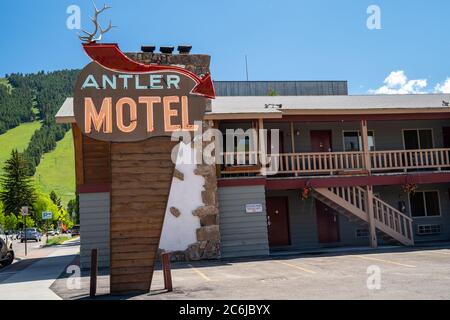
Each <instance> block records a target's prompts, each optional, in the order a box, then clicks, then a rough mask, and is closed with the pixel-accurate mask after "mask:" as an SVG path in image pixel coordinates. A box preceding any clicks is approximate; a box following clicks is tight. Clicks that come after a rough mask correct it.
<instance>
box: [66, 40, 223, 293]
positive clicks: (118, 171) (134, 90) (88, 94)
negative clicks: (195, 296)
mask: <svg viewBox="0 0 450 320" xmlns="http://www.w3.org/2000/svg"><path fill="white" fill-rule="evenodd" d="M84 49H85V51H86V53H87V54H88V55H89V56H90V57H91V58H92V59H93V60H94V62H92V63H90V64H88V65H87V66H86V67H85V68H84V69H83V70H82V72H81V73H80V76H79V78H78V81H77V83H76V87H75V96H74V114H75V119H76V124H77V127H78V128H79V130H80V132H81V134H83V135H84V136H85V137H86V138H87V139H86V141H92V142H90V144H89V145H90V148H93V149H95V150H94V151H92V152H90V155H91V158H90V159H89V160H86V159H85V160H84V161H92V162H96V161H97V160H98V162H99V163H104V162H103V161H104V159H105V153H108V154H107V158H108V159H110V161H109V166H110V168H109V170H110V275H111V281H110V283H111V285H110V291H111V293H112V294H124V293H140V292H148V291H149V290H150V285H151V280H152V275H153V266H154V262H155V259H156V255H157V252H158V246H159V241H160V237H161V232H162V226H163V221H164V216H165V212H166V207H167V201H168V198H169V193H170V186H171V182H172V177H173V172H174V169H175V163H173V161H172V159H171V154H172V150H173V148H174V147H176V145H177V143H178V142H177V141H172V140H171V135H172V133H173V132H176V131H188V132H193V131H195V130H196V129H197V128H196V124H195V121H201V120H202V119H203V114H204V112H205V109H206V101H207V99H210V98H213V97H214V88H213V86H212V82H211V78H210V76H209V74H207V75H205V76H204V77H203V78H200V77H199V76H197V75H195V74H193V73H191V72H190V71H188V70H185V69H182V68H180V67H179V66H171V65H164V66H163V65H158V64H142V63H138V62H135V61H133V60H131V59H129V58H128V57H126V56H125V55H124V54H123V53H122V52H121V51H120V50H119V49H118V47H117V45H115V44H97V43H91V44H85V45H84ZM94 141H102V142H105V143H107V147H104V146H102V147H100V146H99V147H97V146H96V145H99V144H96V143H94ZM103 144H104V143H103ZM92 155H94V156H92ZM87 178H88V177H86V172H84V179H85V180H86V179H87Z"/></svg>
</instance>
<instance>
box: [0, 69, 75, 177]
mask: <svg viewBox="0 0 450 320" xmlns="http://www.w3.org/2000/svg"><path fill="white" fill-rule="evenodd" d="M78 73H79V70H61V71H55V72H49V73H46V72H39V73H35V74H20V73H17V74H11V75H7V76H6V80H7V82H8V83H9V86H8V85H0V134H2V133H4V132H5V131H7V130H9V129H11V128H14V127H16V126H18V125H19V124H21V123H24V122H29V121H33V120H36V118H37V119H39V120H40V121H41V122H42V126H41V127H40V128H39V129H37V130H36V131H35V132H34V134H33V136H32V138H31V141H30V143H29V145H28V147H27V148H26V149H25V151H24V155H25V157H26V158H27V159H28V160H29V162H30V174H31V175H33V174H34V172H35V171H36V167H37V166H38V164H39V162H40V160H41V157H42V155H43V154H44V153H46V152H49V151H51V150H53V149H54V148H55V147H56V142H57V141H59V140H61V139H62V138H63V137H64V134H65V133H66V132H67V131H68V130H69V129H70V127H69V126H68V125H56V123H55V114H56V112H57V111H58V109H59V107H60V106H61V105H62V103H63V102H64V100H65V99H66V98H67V97H70V96H72V92H73V87H74V84H75V81H76V78H77V76H78Z"/></svg>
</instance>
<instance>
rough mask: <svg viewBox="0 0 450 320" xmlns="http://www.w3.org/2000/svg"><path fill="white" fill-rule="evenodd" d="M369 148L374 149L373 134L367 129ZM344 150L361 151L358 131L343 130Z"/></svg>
mask: <svg viewBox="0 0 450 320" xmlns="http://www.w3.org/2000/svg"><path fill="white" fill-rule="evenodd" d="M367 135H368V140H369V150H370V151H375V134H374V132H373V131H368V132H367ZM344 151H362V142H361V133H360V132H359V131H344Z"/></svg>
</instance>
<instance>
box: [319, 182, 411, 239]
mask: <svg viewBox="0 0 450 320" xmlns="http://www.w3.org/2000/svg"><path fill="white" fill-rule="evenodd" d="M339 188H340V189H344V190H343V191H344V194H348V193H347V192H353V191H352V190H357V189H358V188H359V187H356V189H355V188H354V187H353V189H350V190H349V189H345V188H346V187H339ZM322 190H323V191H322V192H323V193H324V194H321V193H320V192H321V191H318V190H316V192H314V193H313V195H314V197H315V198H316V199H318V200H320V201H321V202H323V203H324V204H326V205H327V206H329V207H330V208H332V209H333V210H335V211H336V212H338V213H339V214H341V215H343V216H345V217H347V219H348V220H349V222H351V223H355V224H359V225H361V226H363V225H364V226H366V227H367V224H368V222H367V221H366V220H365V219H367V216H366V217H365V218H364V219H363V218H362V217H360V214H359V213H358V212H360V211H362V210H364V209H358V208H357V207H356V206H355V205H353V204H352V203H351V202H350V201H348V200H347V199H345V197H343V196H341V195H340V194H337V193H335V192H334V191H335V189H334V191H333V190H330V189H322ZM361 192H362V196H363V197H365V195H366V193H364V192H366V191H362V190H360V191H358V195H360V194H361ZM339 193H340V192H339ZM349 196H350V198H351V197H352V196H351V195H350V194H349ZM353 196H354V195H353ZM374 199H376V200H375V201H378V203H381V205H383V206H386V207H387V208H388V210H391V211H394V213H395V212H397V211H398V210H396V209H395V208H392V207H391V206H389V205H388V204H386V203H385V202H383V201H382V200H380V199H379V198H376V197H375V198H374ZM340 202H345V204H342V206H341V205H340V204H339V203H340ZM352 208H355V213H353V212H351V211H352V210H353V209H352ZM356 210H358V211H356ZM397 214H402V213H400V212H397ZM365 215H367V213H365ZM409 221H411V220H409ZM377 223H378V224H380V223H379V222H377ZM410 223H411V222H410ZM381 224H382V225H383V227H380V226H379V227H380V228H381V229H382V230H384V231H381V230H380V229H377V235H379V237H380V238H381V239H383V240H384V241H386V242H388V243H396V244H399V243H400V244H402V243H403V244H405V243H406V244H408V242H409V240H407V239H405V237H404V236H400V235H399V236H398V239H399V240H397V239H396V238H394V237H396V236H397V234H398V232H397V231H396V230H394V229H393V228H391V227H389V226H388V225H386V224H384V223H381ZM385 232H388V233H385Z"/></svg>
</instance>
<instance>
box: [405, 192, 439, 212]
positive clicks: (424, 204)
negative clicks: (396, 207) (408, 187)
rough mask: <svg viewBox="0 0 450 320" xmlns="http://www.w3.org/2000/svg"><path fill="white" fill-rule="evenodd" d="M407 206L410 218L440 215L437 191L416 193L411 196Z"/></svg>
mask: <svg viewBox="0 0 450 320" xmlns="http://www.w3.org/2000/svg"><path fill="white" fill-rule="evenodd" d="M409 204H410V208H411V216H412V217H436V216H440V215H441V209H440V207H439V193H438V192H437V191H418V192H416V193H414V194H411V195H410V196H409Z"/></svg>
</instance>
